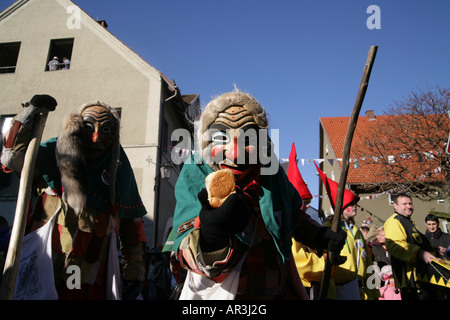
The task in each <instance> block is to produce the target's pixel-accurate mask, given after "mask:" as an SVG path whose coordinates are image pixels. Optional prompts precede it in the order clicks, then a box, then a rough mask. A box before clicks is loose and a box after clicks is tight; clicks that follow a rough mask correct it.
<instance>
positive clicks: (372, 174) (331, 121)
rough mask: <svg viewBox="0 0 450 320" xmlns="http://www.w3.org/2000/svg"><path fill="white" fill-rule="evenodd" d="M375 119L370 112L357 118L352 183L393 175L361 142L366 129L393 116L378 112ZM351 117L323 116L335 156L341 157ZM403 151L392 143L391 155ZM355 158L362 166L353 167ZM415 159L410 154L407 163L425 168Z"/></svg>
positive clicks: (351, 172) (382, 178)
mask: <svg viewBox="0 0 450 320" xmlns="http://www.w3.org/2000/svg"><path fill="white" fill-rule="evenodd" d="M430 117H432V116H430ZM389 118H391V119H389ZM375 119H376V120H369V118H368V117H367V116H360V117H359V118H358V123H357V126H356V129H355V133H354V136H353V141H352V146H351V151H350V158H351V159H352V160H351V161H352V162H351V163H350V165H349V170H348V176H347V183H349V184H368V183H381V182H388V181H389V180H390V177H388V176H386V175H385V174H383V170H382V169H381V168H382V167H383V164H382V163H381V161H378V160H377V161H375V160H374V159H376V158H372V156H374V155H373V154H370V151H369V150H368V149H367V150H364V148H365V146H364V144H363V143H361V142H362V141H363V139H362V136H364V135H367V133H369V132H371V131H372V130H374V129H376V128H377V126H380V125H382V124H385V123H386V122H387V121H388V120H392V116H376V118H375ZM349 121H350V117H327V118H320V123H321V126H322V128H323V130H324V134H326V135H327V137H328V139H329V140H330V143H331V147H332V149H333V151H334V153H335V155H336V159H342V156H343V154H342V152H343V148H344V141H345V137H346V134H347V128H348V124H349ZM447 132H448V131H447ZM446 134H448V133H446ZM373 138H376V137H373ZM355 147H356V148H355ZM402 151H403V150H400V149H398V146H397V145H392V153H391V154H392V155H399V154H401V153H402ZM403 152H404V151H403ZM355 158H356V159H357V161H358V163H359V166H360V167H359V168H355V167H354V162H353V159H355ZM416 159H417V157H415V158H414V159H413V158H411V160H409V164H408V166H410V168H417V172H418V170H423V163H421V164H420V166H421V167H420V166H419V165H418V161H417V160H416ZM338 163H339V164H340V165H342V162H341V161H338Z"/></svg>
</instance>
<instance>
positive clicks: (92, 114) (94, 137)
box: [81, 106, 116, 160]
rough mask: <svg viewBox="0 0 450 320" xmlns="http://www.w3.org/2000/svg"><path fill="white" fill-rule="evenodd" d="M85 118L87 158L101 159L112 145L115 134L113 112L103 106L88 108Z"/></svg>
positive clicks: (84, 114)
mask: <svg viewBox="0 0 450 320" xmlns="http://www.w3.org/2000/svg"><path fill="white" fill-rule="evenodd" d="M81 116H82V118H83V141H84V142H85V143H86V145H87V155H86V156H87V158H88V159H91V160H92V159H96V158H98V157H100V156H101V155H102V154H103V153H104V152H105V151H106V150H107V149H108V148H109V147H110V146H111V144H112V140H113V136H114V134H115V130H116V129H115V127H114V119H113V115H112V114H111V112H109V111H108V109H106V108H105V107H102V106H92V107H88V108H86V109H85V110H84V111H83V113H82V114H81Z"/></svg>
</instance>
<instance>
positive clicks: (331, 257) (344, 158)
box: [319, 46, 378, 300]
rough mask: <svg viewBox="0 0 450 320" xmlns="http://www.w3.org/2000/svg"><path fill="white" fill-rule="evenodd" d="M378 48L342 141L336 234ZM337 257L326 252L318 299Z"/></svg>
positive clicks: (325, 290) (369, 62) (371, 57)
mask: <svg viewBox="0 0 450 320" xmlns="http://www.w3.org/2000/svg"><path fill="white" fill-rule="evenodd" d="M377 50H378V46H372V47H370V50H369V54H368V56H367V61H366V64H365V66H364V72H363V76H362V79H361V84H360V86H359V91H358V95H357V97H356V101H355V105H354V107H353V111H352V114H351V116H350V122H349V124H348V129H347V135H346V137H345V141H344V149H343V156H342V171H341V176H340V179H339V186H338V190H337V196H336V204H335V212H334V216H333V222H332V225H331V230H332V231H333V232H337V231H338V228H339V226H340V223H341V215H342V202H343V199H344V190H345V185H346V183H347V174H348V166H349V156H350V147H351V145H352V140H353V134H354V132H355V128H356V125H357V122H358V117H359V112H360V110H361V106H362V104H363V101H364V97H365V95H366V91H367V87H368V86H369V78H370V73H371V72H372V67H373V63H374V61H375V56H376V54H377ZM336 258H337V257H335V256H334V254H333V253H332V252H328V255H327V259H326V261H325V268H324V271H323V276H322V283H321V286H320V293H319V299H320V300H324V299H326V297H327V294H328V287H329V283H330V275H331V268H332V265H333V264H334V262H335V259H336Z"/></svg>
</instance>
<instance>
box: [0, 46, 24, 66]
mask: <svg viewBox="0 0 450 320" xmlns="http://www.w3.org/2000/svg"><path fill="white" fill-rule="evenodd" d="M19 50H20V42H9V43H0V73H15V72H16V66H17V59H18V57H19Z"/></svg>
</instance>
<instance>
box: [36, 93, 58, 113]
mask: <svg viewBox="0 0 450 320" xmlns="http://www.w3.org/2000/svg"><path fill="white" fill-rule="evenodd" d="M30 104H32V105H33V106H35V107H36V108H39V109H41V110H42V109H48V110H49V111H54V110H55V109H56V106H57V105H58V103H57V102H56V100H55V98H53V97H52V96H49V95H48V94H36V95H34V96H33V98H31V100H30Z"/></svg>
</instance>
